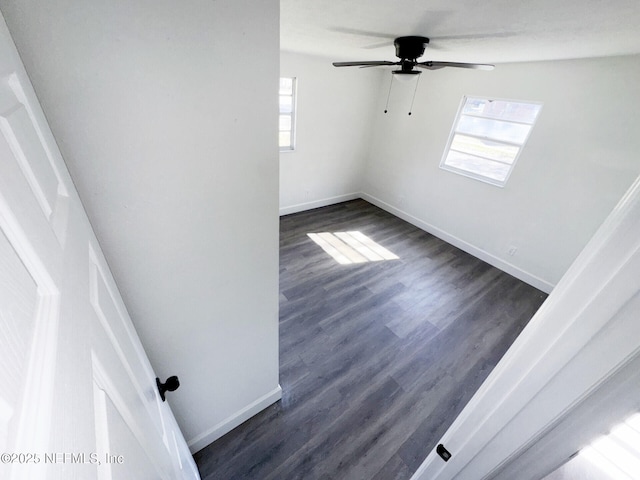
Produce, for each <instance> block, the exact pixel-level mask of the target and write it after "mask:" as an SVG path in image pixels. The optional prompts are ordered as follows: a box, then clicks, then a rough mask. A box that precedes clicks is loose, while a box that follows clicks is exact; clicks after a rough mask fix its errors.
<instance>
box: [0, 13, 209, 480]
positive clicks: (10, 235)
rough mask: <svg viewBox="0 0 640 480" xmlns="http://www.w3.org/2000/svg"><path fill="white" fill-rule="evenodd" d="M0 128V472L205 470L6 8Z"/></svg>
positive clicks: (152, 474)
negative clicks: (124, 295) (136, 321)
mask: <svg viewBox="0 0 640 480" xmlns="http://www.w3.org/2000/svg"><path fill="white" fill-rule="evenodd" d="M69 101H73V99H69ZM96 114H99V112H96ZM78 128H83V126H82V125H78ZM0 133H1V134H0V386H1V388H0V454H1V458H0V460H1V463H0V478H2V479H18V478H20V479H22V478H25V479H26V478H28V479H38V478H60V479H62V478H64V479H72V478H77V479H83V480H84V479H94V478H97V479H110V478H119V479H136V480H140V479H159V478H162V479H174V478H185V479H186V478H189V479H196V478H199V475H198V472H197V468H196V466H195V463H194V461H193V458H192V456H191V454H190V452H189V449H188V448H187V445H186V443H185V441H184V438H183V437H182V434H181V433H180V430H179V429H178V427H177V425H176V422H175V419H174V417H173V414H172V413H171V411H170V409H169V406H168V405H167V404H166V403H163V402H162V401H161V399H160V397H159V394H158V391H157V388H156V384H155V375H154V373H153V371H152V369H151V366H150V364H149V361H148V360H147V357H146V355H145V353H144V350H143V348H142V345H141V343H140V341H139V339H138V336H137V335H136V332H135V330H134V328H133V326H132V324H131V321H130V319H129V317H128V315H127V311H126V309H125V307H124V305H123V302H122V300H121V297H120V294H119V292H118V290H117V288H116V285H115V283H114V281H113V278H112V277H111V274H110V272H109V269H108V267H107V264H106V262H105V259H104V257H103V255H102V253H101V250H100V247H99V245H98V242H97V241H96V238H95V236H94V234H93V231H92V229H91V226H90V224H89V221H88V219H87V217H86V215H85V212H84V210H83V207H82V204H81V203H80V200H79V198H78V195H77V193H76V191H75V189H74V187H73V184H72V182H71V179H70V176H69V174H68V172H67V170H66V167H65V165H64V162H63V160H62V158H61V155H60V153H59V151H58V149H57V146H56V143H55V141H54V138H53V135H52V133H51V132H50V130H49V127H48V125H47V123H46V120H45V117H44V114H43V113H42V111H41V109H40V106H39V104H38V101H37V99H36V96H35V93H34V92H33V90H32V87H31V84H30V83H29V80H28V78H27V75H26V73H25V71H24V67H23V66H22V63H21V62H20V59H19V57H18V54H17V52H16V49H15V47H14V45H13V41H12V40H11V37H10V35H9V32H8V30H7V27H6V25H5V23H4V19H3V18H2V17H0ZM177 393H178V392H176V394H177ZM169 395H171V394H169Z"/></svg>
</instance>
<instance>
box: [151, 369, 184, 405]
mask: <svg viewBox="0 0 640 480" xmlns="http://www.w3.org/2000/svg"><path fill="white" fill-rule="evenodd" d="M156 385H157V386H158V391H159V392H160V398H162V401H163V402H164V401H165V400H166V399H165V398H164V394H165V393H166V392H173V391H174V390H177V389H178V387H179V386H180V380H178V377H176V376H175V375H174V376H173V377H169V378H167V381H166V382H164V383H162V382H161V381H160V379H159V378H158V377H156Z"/></svg>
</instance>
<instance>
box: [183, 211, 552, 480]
mask: <svg viewBox="0 0 640 480" xmlns="http://www.w3.org/2000/svg"><path fill="white" fill-rule="evenodd" d="M280 224H281V230H280V235H281V237H280V292H281V294H280V384H281V386H282V388H283V398H282V400H281V401H280V402H278V403H276V404H275V405H273V406H271V407H269V408H267V409H266V410H264V411H263V412H261V413H260V414H258V415H257V416H255V417H253V418H252V419H250V420H248V421H247V422H245V423H244V424H242V425H241V426H239V427H238V428H236V429H235V430H233V431H232V432H230V433H228V434H227V435H225V436H224V437H222V438H221V439H219V440H217V441H216V442H214V443H213V444H211V445H209V446H208V447H206V448H205V449H203V450H201V451H200V452H198V453H197V454H196V455H195V458H196V462H197V464H198V466H199V468H200V472H201V475H202V478H203V479H220V480H230V479H233V480H235V479H260V480H267V479H278V480H285V479H304V480H314V479H347V480H356V479H366V480H370V479H375V480H393V479H408V478H409V477H410V476H411V475H412V473H413V472H414V471H415V470H416V469H417V468H418V466H419V465H420V463H421V462H422V460H423V459H424V458H425V457H426V455H427V453H428V452H429V451H430V450H431V449H433V448H434V447H435V445H436V442H437V441H438V440H439V439H440V437H441V436H442V434H443V433H444V432H445V431H446V429H447V428H448V426H449V425H450V424H451V422H453V420H454V419H455V418H456V416H457V415H458V413H459V412H460V411H461V409H462V408H463V407H464V405H465V404H466V403H467V401H468V400H469V399H470V398H471V396H472V395H473V393H474V392H475V391H476V390H477V389H478V387H479V386H480V384H481V383H482V381H483V380H484V379H485V378H486V376H487V375H488V374H489V372H490V371H491V369H492V368H493V367H494V366H495V365H496V363H497V362H498V360H499V359H500V358H501V357H502V355H503V354H504V352H505V351H506V349H507V348H508V347H509V345H510V344H511V343H512V342H513V340H514V339H515V338H516V336H517V335H518V334H519V333H520V331H521V330H522V328H523V327H524V326H525V325H526V323H527V322H528V321H529V319H530V318H531V317H532V315H533V314H534V313H535V311H536V310H537V309H538V307H539V306H540V305H541V303H542V302H543V301H544V299H545V298H546V295H545V294H544V293H542V292H540V291H539V290H536V289H535V288H533V287H531V286H529V285H527V284H525V283H523V282H521V281H519V280H517V279H515V278H513V277H511V276H509V275H507V274H505V273H503V272H501V271H499V270H497V269H495V268H493V267H491V266H489V265H488V264H486V263H484V262H482V261H480V260H478V259H476V258H474V257H472V256H471V255H468V254H466V253H464V252H462V251H461V250H458V249H457V248H454V247H452V246H451V245H449V244H447V243H445V242H443V241H441V240H439V239H437V238H435V237H433V236H431V235H429V234H427V233H425V232H423V231H422V230H419V229H418V228H416V227H414V226H412V225H410V224H408V223H406V222H404V221H402V220H400V219H398V218H396V217H394V216H392V215H390V214H388V213H386V212H384V211H382V210H380V209H378V208H377V207H374V206H372V205H370V204H369V203H367V202H365V201H363V200H355V201H352V202H346V203H342V204H338V205H333V206H330V207H325V208H321V209H316V210H312V211H308V212H302V213H298V214H294V215H288V216H285V217H283V218H282V219H281V222H280ZM352 230H358V231H361V232H362V233H364V234H365V235H367V236H369V237H370V238H372V239H373V240H374V241H376V242H377V243H379V244H381V245H382V246H383V247H385V248H387V249H389V250H390V251H392V252H393V253H395V254H396V255H397V256H399V257H400V258H399V259H398V260H388V261H381V262H370V263H361V264H353V265H339V264H337V263H336V262H335V261H334V260H333V259H332V258H331V257H330V256H329V255H328V254H327V253H325V252H324V251H323V250H322V249H321V248H320V247H318V246H317V245H316V244H315V243H313V242H312V241H311V240H310V239H309V238H308V237H307V235H306V234H307V233H311V232H314V233H317V232H339V231H352Z"/></svg>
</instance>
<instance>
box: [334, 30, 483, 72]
mask: <svg viewBox="0 0 640 480" xmlns="http://www.w3.org/2000/svg"><path fill="white" fill-rule="evenodd" d="M393 44H394V45H395V47H396V57H398V58H399V59H400V61H399V62H391V61H387V60H380V61H375V60H374V61H362V62H333V66H334V67H361V68H366V67H384V66H399V67H400V69H399V70H394V71H393V72H392V73H393V74H395V75H420V73H422V72H421V71H420V70H415V67H418V68H424V69H426V70H438V69H440V68H444V67H458V68H473V69H477V70H493V68H494V65H489V64H484V63H459V62H432V61H428V62H419V61H418V59H419V58H420V57H422V55H423V54H424V50H425V48H426V47H427V45H428V44H429V39H428V38H427V37H420V36H407V37H398V38H396V39H395V40H394V41H393Z"/></svg>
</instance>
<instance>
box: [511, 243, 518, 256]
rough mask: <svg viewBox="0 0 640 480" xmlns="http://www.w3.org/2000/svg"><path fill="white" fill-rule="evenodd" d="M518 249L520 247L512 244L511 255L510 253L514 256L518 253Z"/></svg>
mask: <svg viewBox="0 0 640 480" xmlns="http://www.w3.org/2000/svg"><path fill="white" fill-rule="evenodd" d="M517 251H518V247H516V246H514V245H511V246H510V247H509V255H510V256H512V257H513V256H514V255H515V254H516V252H517Z"/></svg>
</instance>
